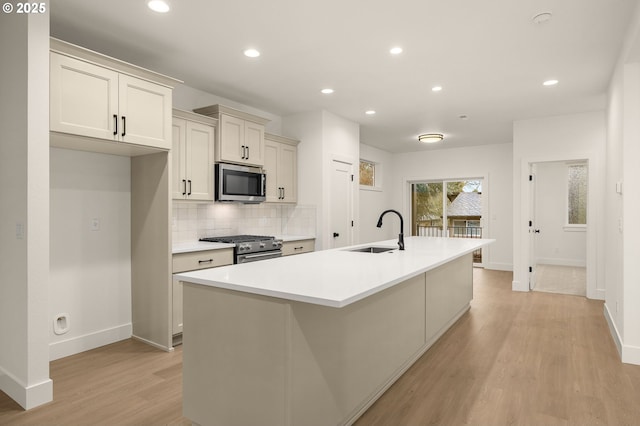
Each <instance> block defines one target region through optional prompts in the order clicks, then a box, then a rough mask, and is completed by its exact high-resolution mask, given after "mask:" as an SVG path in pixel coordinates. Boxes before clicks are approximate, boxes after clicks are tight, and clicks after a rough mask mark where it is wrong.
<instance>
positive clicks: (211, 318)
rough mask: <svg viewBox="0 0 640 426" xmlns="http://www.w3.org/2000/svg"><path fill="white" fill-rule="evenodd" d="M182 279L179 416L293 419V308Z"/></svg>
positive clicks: (234, 421) (210, 420) (241, 421)
mask: <svg viewBox="0 0 640 426" xmlns="http://www.w3.org/2000/svg"><path fill="white" fill-rule="evenodd" d="M183 284H184V306H185V309H184V332H183V333H184V334H183V413H184V416H185V417H187V418H189V419H190V420H192V421H193V422H195V423H197V424H202V425H224V426H234V425H265V426H267V425H288V424H290V422H289V415H288V410H289V408H288V401H289V396H288V393H287V392H288V389H287V387H288V379H287V378H288V377H289V373H288V365H289V361H290V360H289V355H290V345H289V333H288V330H289V329H290V322H291V321H290V306H289V305H288V304H287V303H286V301H283V300H281V299H275V298H267V297H261V296H254V295H250V294H246V293H239V292H234V291H230V290H224V289H218V288H214V287H207V286H201V285H197V284H191V283H183Z"/></svg>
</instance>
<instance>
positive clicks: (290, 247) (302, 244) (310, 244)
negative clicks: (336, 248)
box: [282, 239, 316, 256]
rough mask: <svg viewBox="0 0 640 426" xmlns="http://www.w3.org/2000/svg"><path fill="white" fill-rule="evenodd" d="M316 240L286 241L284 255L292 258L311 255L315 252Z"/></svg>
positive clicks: (283, 247)
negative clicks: (297, 255) (304, 254)
mask: <svg viewBox="0 0 640 426" xmlns="http://www.w3.org/2000/svg"><path fill="white" fill-rule="evenodd" d="M315 246H316V240H314V239H308V240H297V241H285V242H284V243H282V255H283V256H291V255H292V254H301V253H309V252H312V251H314V250H315Z"/></svg>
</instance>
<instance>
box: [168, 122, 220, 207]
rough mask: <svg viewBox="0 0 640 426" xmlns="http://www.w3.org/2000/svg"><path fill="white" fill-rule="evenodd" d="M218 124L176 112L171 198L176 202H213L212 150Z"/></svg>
mask: <svg viewBox="0 0 640 426" xmlns="http://www.w3.org/2000/svg"><path fill="white" fill-rule="evenodd" d="M216 123H217V120H216V119H213V118H209V117H205V116H202V115H199V114H194V113H191V112H188V111H180V110H174V111H173V141H172V146H173V148H172V151H171V152H172V160H171V161H172V166H173V170H172V176H171V194H172V195H171V196H172V198H173V199H174V200H198V201H213V191H214V182H213V149H214V145H215V143H214V142H215V126H216Z"/></svg>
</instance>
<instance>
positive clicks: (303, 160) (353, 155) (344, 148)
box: [282, 111, 360, 250]
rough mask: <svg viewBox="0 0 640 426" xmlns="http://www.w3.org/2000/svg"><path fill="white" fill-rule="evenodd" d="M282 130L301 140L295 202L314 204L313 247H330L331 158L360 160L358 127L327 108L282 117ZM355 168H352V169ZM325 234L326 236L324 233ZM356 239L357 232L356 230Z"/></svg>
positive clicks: (356, 209) (355, 164)
mask: <svg viewBox="0 0 640 426" xmlns="http://www.w3.org/2000/svg"><path fill="white" fill-rule="evenodd" d="M282 133H283V134H284V135H285V136H289V137H292V138H295V139H298V140H299V141H300V144H299V145H298V202H299V204H303V205H309V206H315V207H316V209H317V213H318V221H317V222H318V223H317V228H316V234H315V235H316V249H317V250H323V249H326V248H328V247H329V244H330V240H329V236H328V231H327V229H328V221H329V211H328V205H329V203H328V198H329V186H328V184H327V182H329V177H330V174H329V173H330V168H331V161H332V160H333V159H334V158H340V159H346V160H348V161H351V162H353V164H354V167H355V170H357V165H358V162H359V149H360V143H359V139H360V127H359V125H358V124H357V123H353V122H350V121H348V120H345V119H343V118H341V117H338V116H337V115H335V114H332V113H329V112H327V111H311V112H305V113H300V114H296V115H293V116H288V117H283V119H282ZM355 170H354V171H355ZM354 213H355V218H358V194H357V185H354ZM325 234H327V235H325ZM355 236H356V238H357V236H358V232H357V230H356V232H355Z"/></svg>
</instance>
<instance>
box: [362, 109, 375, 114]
mask: <svg viewBox="0 0 640 426" xmlns="http://www.w3.org/2000/svg"><path fill="white" fill-rule="evenodd" d="M375 113H376V112H375V111H374V110H372V109H370V110H369V111H365V114H367V115H374V114H375Z"/></svg>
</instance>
